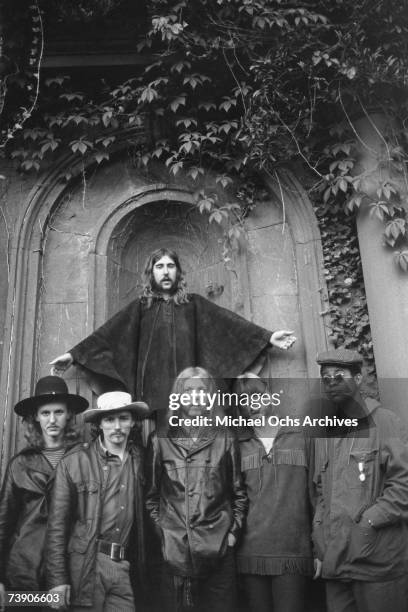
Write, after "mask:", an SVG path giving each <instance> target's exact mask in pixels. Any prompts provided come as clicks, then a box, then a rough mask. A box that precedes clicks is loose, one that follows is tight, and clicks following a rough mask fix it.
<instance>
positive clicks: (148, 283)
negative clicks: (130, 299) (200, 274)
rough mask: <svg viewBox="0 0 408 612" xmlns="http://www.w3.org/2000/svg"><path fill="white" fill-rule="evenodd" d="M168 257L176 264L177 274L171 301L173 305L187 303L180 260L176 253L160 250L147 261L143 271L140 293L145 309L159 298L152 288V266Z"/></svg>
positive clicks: (169, 250) (187, 298) (164, 249)
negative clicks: (142, 283) (142, 284)
mask: <svg viewBox="0 0 408 612" xmlns="http://www.w3.org/2000/svg"><path fill="white" fill-rule="evenodd" d="M166 255H167V257H170V259H172V260H173V261H174V263H175V264H176V268H177V274H176V290H175V292H174V293H173V295H172V296H171V299H172V300H173V301H174V303H175V304H177V305H179V304H186V303H187V302H188V301H189V297H188V293H187V289H186V281H185V278H184V273H183V270H182V269H181V265H180V259H179V256H178V255H177V253H176V252H175V251H173V250H171V249H166V248H161V249H157V250H156V251H154V252H153V253H152V254H151V255H150V257H149V259H148V260H147V262H146V265H145V269H144V281H145V283H144V286H143V293H142V300H143V301H144V302H145V303H146V305H147V308H150V306H151V305H152V303H153V300H154V299H155V298H157V297H159V296H160V293H159V292H158V291H157V290H155V287H154V276H153V267H154V264H155V263H157V262H158V261H159V259H161V258H162V257H164V256H166Z"/></svg>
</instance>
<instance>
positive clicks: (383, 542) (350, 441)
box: [313, 399, 408, 582]
mask: <svg viewBox="0 0 408 612" xmlns="http://www.w3.org/2000/svg"><path fill="white" fill-rule="evenodd" d="M366 404H367V411H368V413H369V417H368V418H364V419H361V420H360V421H359V427H358V429H357V430H356V431H355V432H353V431H350V432H349V433H345V434H344V435H343V437H329V438H326V439H319V440H317V441H316V472H315V482H316V486H317V494H318V498H317V508H316V513H315V517H314V529H313V539H314V543H315V548H316V552H317V556H318V557H319V558H320V559H321V560H322V561H323V577H325V578H339V579H342V580H352V579H354V580H366V581H372V582H374V581H384V580H391V579H393V578H396V577H398V576H402V575H403V574H404V570H405V568H404V559H405V557H406V548H407V539H406V524H405V523H404V522H405V521H407V520H408V446H407V445H406V443H404V442H403V440H402V438H401V425H400V423H399V420H398V418H397V417H396V416H395V415H394V414H393V413H392V412H391V411H390V410H384V409H383V408H381V407H380V406H379V404H378V403H377V402H375V401H374V400H370V399H369V400H366ZM362 474H363V475H364V476H362ZM369 521H371V523H372V527H370V524H369Z"/></svg>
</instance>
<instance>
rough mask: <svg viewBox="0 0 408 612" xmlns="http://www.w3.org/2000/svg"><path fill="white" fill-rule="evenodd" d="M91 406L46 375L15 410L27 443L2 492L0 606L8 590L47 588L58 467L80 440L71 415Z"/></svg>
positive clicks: (59, 380)
mask: <svg viewBox="0 0 408 612" xmlns="http://www.w3.org/2000/svg"><path fill="white" fill-rule="evenodd" d="M87 406H88V402H87V400H86V399H84V398H83V397H80V396H79V395H74V394H71V393H68V388H67V385H66V384H65V381H64V380H63V379H62V378H59V377H58V376H46V377H44V378H41V379H40V380H39V381H38V382H37V385H36V387H35V393H34V396H33V397H29V398H26V399H23V400H21V401H20V402H19V403H18V404H17V405H16V406H15V408H14V410H15V412H16V413H17V414H18V415H19V416H21V417H23V422H24V425H25V428H26V432H25V437H26V439H27V442H28V445H27V446H26V447H25V448H24V449H23V450H22V451H20V452H19V453H17V455H15V456H14V457H13V458H12V459H11V461H10V463H9V465H8V467H7V471H6V476H5V479H4V483H3V487H2V490H1V495H0V609H4V605H5V600H4V599H5V589H8V590H10V591H16V590H20V591H21V590H22V591H40V590H44V589H45V576H44V555H43V553H44V542H45V534H46V527H47V516H48V502H49V491H50V489H51V486H52V483H53V480H54V474H55V469H54V468H55V467H56V465H57V464H58V462H59V461H60V459H61V458H62V457H63V456H64V454H65V453H66V452H67V451H68V450H69V449H70V448H72V447H73V446H74V445H76V444H77V443H78V442H79V434H78V432H77V431H76V430H75V429H74V427H73V418H74V415H75V414H78V413H79V412H83V411H84V410H85V408H86V407H87Z"/></svg>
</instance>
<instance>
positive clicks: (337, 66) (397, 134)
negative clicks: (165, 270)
mask: <svg viewBox="0 0 408 612" xmlns="http://www.w3.org/2000/svg"><path fill="white" fill-rule="evenodd" d="M140 6H141V7H142V4H141V3H140ZM123 7H124V4H123V2H121V0H116V1H115V0H88V1H87V0H81V2H62V0H61V1H58V2H57V1H54V2H49V1H48V0H34V1H31V0H30V2H28V1H26V0H18V1H15V2H13V3H11V2H10V1H8V2H7V1H5V2H4V3H3V7H2V11H3V17H4V19H3V23H4V24H5V25H4V27H3V30H2V32H1V35H2V47H1V48H2V54H3V60H2V62H0V71H2V77H3V80H2V83H3V84H2V88H1V90H0V96H1V100H2V103H1V107H0V108H1V110H2V111H3V127H2V132H1V147H2V149H1V150H2V151H3V153H4V154H6V155H8V156H10V157H11V158H13V159H15V160H16V162H17V163H18V164H19V167H20V169H21V170H22V171H24V172H30V171H39V170H41V169H42V168H44V167H45V166H46V165H47V164H49V163H51V162H52V160H53V159H54V158H55V156H56V155H61V154H64V153H70V154H71V155H73V156H74V158H77V159H78V160H79V161H80V163H79V164H78V165H77V170H76V171H78V169H79V171H80V169H81V164H82V168H85V166H87V165H89V163H91V164H103V163H105V162H107V161H108V160H109V159H110V157H111V155H112V154H113V153H114V151H115V150H116V147H117V142H118V138H119V137H120V138H122V139H123V137H124V136H123V135H124V134H125V135H126V134H127V135H128V136H127V145H128V148H129V152H130V154H131V159H132V160H133V162H134V163H135V164H136V165H138V167H139V168H140V169H141V170H143V169H145V171H149V168H151V167H152V165H154V164H155V163H156V162H160V164H162V165H163V166H164V167H166V168H167V170H168V172H169V175H170V177H173V178H174V177H177V178H179V177H183V180H185V181H187V182H189V184H190V185H191V187H192V189H193V190H194V192H195V194H196V203H197V206H198V207H199V209H200V210H201V211H202V212H206V213H207V214H208V215H209V218H210V220H211V221H212V222H215V223H219V224H221V225H222V226H223V228H224V231H225V238H226V250H225V257H226V258H227V257H228V248H233V246H234V243H235V242H236V240H238V239H239V238H240V236H241V234H242V231H243V219H244V217H245V215H246V214H248V212H250V210H251V208H252V207H253V206H254V205H255V203H256V200H257V199H258V198H259V197H262V193H260V192H262V189H263V187H262V181H260V179H259V175H260V173H269V175H270V176H271V177H272V179H273V180H276V181H278V180H279V178H278V177H279V173H278V170H279V167H280V166H281V165H283V164H287V163H288V162H292V163H295V162H297V163H298V164H300V165H301V167H302V172H304V171H306V172H307V173H308V174H309V176H310V177H311V180H310V185H311V195H312V197H313V198H314V201H315V203H316V205H317V209H318V214H319V215H320V219H321V223H322V224H323V225H324V224H325V223H337V224H339V223H341V224H342V225H343V224H344V227H346V226H349V227H352V218H353V216H354V215H355V213H356V212H357V211H358V210H359V208H361V206H363V205H364V206H369V207H370V210H371V213H372V214H373V215H376V216H377V217H378V218H379V219H380V220H381V221H382V222H383V223H384V243H385V244H386V245H387V247H388V248H391V249H394V251H395V261H396V263H397V264H398V265H399V266H400V268H401V269H402V270H405V271H407V270H408V245H407V236H408V231H407V220H406V215H405V210H406V189H407V184H406V183H407V181H406V178H405V177H406V164H407V155H406V137H407V130H406V118H407V110H408V106H407V104H408V103H407V100H408V98H407V85H408V14H407V11H406V6H405V2H404V0H380V1H378V0H304V1H303V2H299V1H296V0H149V1H148V2H146V5H145V6H143V7H142V8H141V10H142V9H143V11H142V12H143V14H144V15H145V12H146V11H147V15H148V19H147V24H148V25H147V27H146V28H145V29H144V31H143V32H142V33H139V35H138V37H137V39H136V37H135V39H134V40H133V42H132V45H133V46H134V49H136V50H137V52H138V53H139V54H140V58H141V60H143V61H142V63H141V64H140V65H139V66H138V68H135V69H133V70H130V71H129V73H128V75H127V78H125V79H118V78H117V76H116V75H115V73H114V72H113V71H111V72H110V73H107V74H106V75H104V77H103V79H100V78H98V77H92V76H90V75H89V74H87V77H86V79H84V78H83V77H82V78H81V77H80V76H79V77H78V75H75V74H74V73H70V74H44V75H43V76H42V77H41V71H40V68H41V61H42V56H43V47H45V52H46V50H47V44H48V39H49V38H52V32H53V27H54V26H55V24H57V23H61V21H63V22H64V23H65V22H66V23H67V28H69V27H72V28H73V30H72V31H73V32H74V31H75V24H76V23H79V22H80V21H82V23H84V22H86V23H90V22H92V20H98V19H99V20H100V19H105V18H108V19H109V15H110V14H111V11H116V12H117V11H120V10H121V8H123ZM123 11H124V13H123V19H124V20H126V12H125V9H123ZM43 23H45V24H46V27H45V29H44V26H43ZM70 24H71V25H70ZM40 77H41V78H40ZM373 112H375V113H381V114H382V115H384V116H385V117H386V118H387V125H388V126H389V127H388V128H387V130H386V131H385V132H381V133H380V134H379V137H380V138H381V139H382V141H383V143H384V150H385V154H384V158H383V159H381V160H379V161H378V163H379V165H383V166H384V169H386V170H387V175H384V176H386V178H384V181H383V182H382V183H381V182H380V183H379V184H378V188H377V190H376V193H374V194H373V193H371V192H370V193H369V192H368V191H367V190H366V187H365V177H364V175H362V173H361V170H360V169H359V165H358V160H359V147H361V144H362V143H361V142H360V140H359V134H358V130H356V119H358V118H359V117H364V116H365V117H367V118H370V116H371V114H372V113H373ZM73 168H75V164H73ZM209 174H211V176H213V177H214V180H213V184H212V185H209V184H208V181H207V182H206V181H205V180H204V177H205V176H208V175H209ZM61 178H62V179H65V180H66V179H69V178H70V175H66V176H65V177H61ZM278 192H279V190H278ZM333 211H334V212H333ZM340 211H342V212H341V214H342V215H343V217H342V221H341V222H340V217H339V215H340ZM346 213H347V215H348V216H346ZM348 223H349V224H350V225H347V224H348ZM353 240H354V239H353ZM353 240H352V239H351V238H350V241H349V242H347V241H346V243H345V244H344V245H343V246H342V247H341V249H342V250H343V251H344V250H345V251H347V252H348V253H349V254H352V253H353V252H354V249H356V248H357V246H356V245H355V243H354V242H353ZM330 248H331V247H330ZM339 248H340V247H339ZM342 261H343V262H344V261H345V260H344V258H342ZM332 263H333V262H332ZM333 265H334V264H333ZM342 265H343V264H342ZM335 267H336V266H335ZM337 272H338V274H339V275H340V276H339V278H340V277H341V278H342V277H343V276H344V275H345V276H344V279H343V280H342V281H341V282H344V283H345V285H344V286H339V287H337V288H336V289H334V288H333V291H334V293H333V294H332V295H331V299H332V302H333V303H334V304H336V301H338V300H343V301H344V302H347V300H348V299H349V298H348V295H349V292H348V288H347V283H348V282H350V279H351V280H352V281H353V283H354V280H353V279H354V277H353V275H352V274H351V272H350V270H349V271H347V270H343V271H342V272H341V274H340V270H338V271H337ZM330 274H331V275H332V274H333V271H331V272H330ZM336 274H337V273H336ZM329 280H330V279H329ZM339 282H340V281H339ZM356 282H357V281H356ZM353 310H354V314H355V320H356V321H357V319H358V318H359V317H360V315H361V313H359V312H358V308H357V310H356V309H355V308H354V306H353ZM336 316H337V315H336ZM353 316H354V315H353ZM338 317H339V320H338V322H339V324H340V326H341V325H344V323H342V320H343V319H344V316H343V314H339V315H338ZM335 318H336V317H335ZM360 318H361V317H360ZM364 321H365V319H361V322H360V324H359V325H360V327H361V326H362V325H363V323H364ZM357 325H358V324H357V323H356V326H357ZM355 329H356V331H357V327H356V328H355ZM364 329H366V328H365V327H364V328H363V327H361V333H362V334H363V336H364V331H363V330H364ZM334 333H336V331H335V330H334ZM357 336H358V337H359V338H360V340H361V342H362V345H364V342H365V340H364V337H363V336H361V334H360V332H359V333H358V334H357ZM335 340H336V342H343V341H344V342H348V340H347V339H346V338H345V337H343V336H341V334H340V333H339V335H338V337H337V339H336V338H335ZM362 345H361V344H360V345H359V346H362ZM363 349H364V346H363Z"/></svg>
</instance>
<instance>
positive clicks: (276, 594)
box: [242, 574, 306, 612]
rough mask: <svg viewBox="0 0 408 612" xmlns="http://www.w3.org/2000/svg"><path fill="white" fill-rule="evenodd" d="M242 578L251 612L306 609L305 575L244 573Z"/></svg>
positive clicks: (290, 611)
mask: <svg viewBox="0 0 408 612" xmlns="http://www.w3.org/2000/svg"><path fill="white" fill-rule="evenodd" d="M242 579H243V587H244V589H245V593H246V596H247V599H248V603H249V609H250V610H251V612H303V611H304V609H305V597H306V577H305V576H300V575H299V574H281V575H279V576H260V575H259V574H243V575H242Z"/></svg>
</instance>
